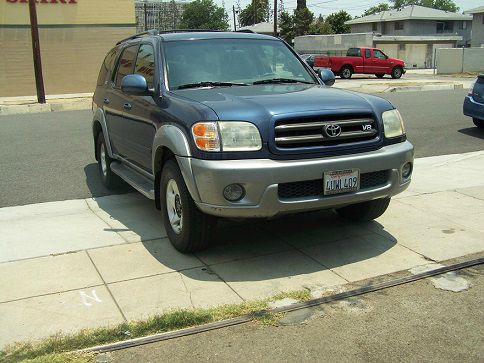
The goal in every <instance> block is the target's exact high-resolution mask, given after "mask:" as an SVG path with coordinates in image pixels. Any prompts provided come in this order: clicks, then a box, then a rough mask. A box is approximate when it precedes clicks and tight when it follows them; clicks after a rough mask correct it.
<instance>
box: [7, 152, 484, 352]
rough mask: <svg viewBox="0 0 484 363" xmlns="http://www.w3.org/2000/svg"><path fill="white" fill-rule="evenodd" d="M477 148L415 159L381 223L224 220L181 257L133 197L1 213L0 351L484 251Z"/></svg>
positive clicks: (483, 157)
mask: <svg viewBox="0 0 484 363" xmlns="http://www.w3.org/2000/svg"><path fill="white" fill-rule="evenodd" d="M483 162H484V151H480V152H473V153H467V154H459V155H446V156H438V157H431V158H424V159H417V160H416V162H415V171H414V177H413V182H412V184H411V187H410V189H409V190H408V191H407V192H405V193H403V194H402V195H399V196H398V197H397V198H395V199H394V200H393V201H392V203H391V205H390V208H389V210H388V211H387V212H386V213H385V214H384V215H383V216H382V217H380V218H379V219H378V220H376V221H374V222H371V223H365V224H358V225H356V224H351V223H346V222H344V221H343V220H341V219H339V218H338V217H336V216H335V215H334V214H333V213H331V212H317V213H306V214H302V215H296V216H286V217H283V218H280V219H276V220H272V221H256V222H254V221H248V222H239V223H235V222H228V221H224V222H222V223H221V225H220V227H219V229H218V233H217V237H216V238H215V240H214V241H213V245H212V246H211V248H210V249H209V250H207V251H204V252H202V253H199V254H196V255H181V254H179V253H178V252H176V251H175V250H174V249H173V248H172V247H171V245H170V243H169V241H168V240H167V239H166V234H165V231H164V230H163V229H162V227H161V218H160V215H159V212H157V211H156V209H155V208H154V206H153V203H152V202H151V201H149V200H146V199H144V198H143V197H142V196H141V195H138V194H125V195H113V196H108V197H101V198H93V199H87V200H70V201H62V202H51V203H41V204H34V205H27V206H18V207H7V208H2V209H0V231H1V237H2V238H1V239H0V259H1V260H0V346H3V345H5V344H8V343H11V342H13V341H18V340H26V339H37V338H42V337H45V336H48V335H50V334H54V333H56V332H58V331H63V332H66V333H67V332H75V331H77V330H79V329H81V328H87V327H99V326H104V325H111V324H117V323H120V322H122V321H125V320H135V319H142V318H146V317H148V316H150V315H153V314H156V313H163V312H167V311H170V310H173V309H179V308H192V307H209V306H217V305H221V304H228V303H237V302H241V301H243V300H246V299H260V298H265V297H269V296H272V295H274V294H276V293H278V292H281V291H288V290H297V289H302V288H306V289H309V290H311V292H312V294H313V295H314V296H318V294H320V293H321V291H323V290H324V289H325V288H328V287H330V286H335V285H342V284H346V283H348V282H355V281H360V280H364V279H368V278H372V277H376V276H380V275H382V274H388V273H392V272H396V271H401V270H407V269H410V268H413V267H415V266H420V265H425V264H428V263H429V260H431V261H436V262H438V261H443V260H447V259H451V258H456V257H459V256H465V255H468V254H472V253H481V252H483V251H484V238H483V232H484V226H483V225H482V219H483V217H484V169H483V168H482V165H483Z"/></svg>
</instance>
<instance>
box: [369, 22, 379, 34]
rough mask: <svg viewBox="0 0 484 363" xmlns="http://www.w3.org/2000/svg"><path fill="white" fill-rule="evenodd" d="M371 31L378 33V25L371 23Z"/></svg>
mask: <svg viewBox="0 0 484 363" xmlns="http://www.w3.org/2000/svg"><path fill="white" fill-rule="evenodd" d="M371 30H372V31H374V32H376V31H377V30H378V23H371Z"/></svg>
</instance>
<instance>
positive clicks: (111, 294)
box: [86, 250, 128, 321]
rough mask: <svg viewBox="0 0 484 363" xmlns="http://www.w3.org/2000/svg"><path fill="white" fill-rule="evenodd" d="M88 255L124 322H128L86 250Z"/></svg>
mask: <svg viewBox="0 0 484 363" xmlns="http://www.w3.org/2000/svg"><path fill="white" fill-rule="evenodd" d="M86 255H87V257H88V258H89V260H90V261H91V263H92V265H93V266H94V269H95V270H96V272H97V273H98V275H99V278H100V279H101V281H102V282H103V284H104V286H105V287H106V290H108V293H109V295H111V298H112V299H113V302H114V304H115V305H116V307H117V308H118V310H119V313H120V314H121V316H122V318H123V320H124V321H128V319H126V316H125V315H124V313H123V310H121V307H120V306H119V304H118V302H117V301H116V299H115V297H114V295H113V293H112V292H111V289H110V288H109V286H108V284H107V283H106V281H104V278H103V276H102V275H101V272H99V269H98V268H97V266H96V264H95V263H94V261H93V260H92V258H91V255H90V254H89V252H88V251H87V250H86Z"/></svg>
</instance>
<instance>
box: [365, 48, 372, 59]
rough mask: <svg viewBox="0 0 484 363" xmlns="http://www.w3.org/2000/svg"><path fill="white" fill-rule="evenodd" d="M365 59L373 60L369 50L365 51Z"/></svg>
mask: <svg viewBox="0 0 484 363" xmlns="http://www.w3.org/2000/svg"><path fill="white" fill-rule="evenodd" d="M365 58H371V55H370V50H369V49H365Z"/></svg>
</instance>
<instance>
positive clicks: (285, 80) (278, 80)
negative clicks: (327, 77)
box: [253, 78, 314, 84]
mask: <svg viewBox="0 0 484 363" xmlns="http://www.w3.org/2000/svg"><path fill="white" fill-rule="evenodd" d="M270 83H307V84H314V82H309V81H304V80H300V79H293V78H271V79H262V80H260V81H255V82H254V83H253V84H270Z"/></svg>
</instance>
